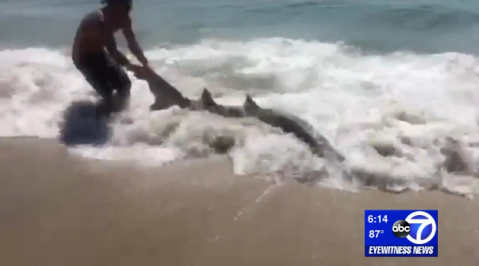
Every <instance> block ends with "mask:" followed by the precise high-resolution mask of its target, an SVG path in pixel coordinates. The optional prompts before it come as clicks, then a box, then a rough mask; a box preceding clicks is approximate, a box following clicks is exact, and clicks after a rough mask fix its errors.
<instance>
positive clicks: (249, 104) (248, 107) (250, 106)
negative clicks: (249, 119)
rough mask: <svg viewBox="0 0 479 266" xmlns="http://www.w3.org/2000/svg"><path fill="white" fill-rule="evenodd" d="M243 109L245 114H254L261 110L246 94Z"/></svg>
mask: <svg viewBox="0 0 479 266" xmlns="http://www.w3.org/2000/svg"><path fill="white" fill-rule="evenodd" d="M243 109H244V110H245V112H246V113H255V112H257V111H259V110H260V109H261V107H259V105H258V104H257V103H256V102H255V101H254V100H253V98H251V96H249V95H248V94H247V95H246V100H245V102H244V104H243Z"/></svg>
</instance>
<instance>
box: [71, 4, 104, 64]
mask: <svg viewBox="0 0 479 266" xmlns="http://www.w3.org/2000/svg"><path fill="white" fill-rule="evenodd" d="M111 36H113V32H108V31H107V26H106V24H105V21H104V17H103V13H102V12H101V10H95V11H93V12H91V13H88V14H87V15H85V16H84V17H83V19H82V20H81V22H80V25H79V26H78V29H77V32H76V35H75V40H74V42H73V49H72V56H73V58H72V59H73V60H74V61H76V60H77V59H78V58H79V57H80V56H81V55H82V54H90V53H100V52H101V51H103V50H104V49H105V47H106V41H107V39H108V38H111Z"/></svg>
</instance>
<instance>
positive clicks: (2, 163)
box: [0, 138, 479, 266]
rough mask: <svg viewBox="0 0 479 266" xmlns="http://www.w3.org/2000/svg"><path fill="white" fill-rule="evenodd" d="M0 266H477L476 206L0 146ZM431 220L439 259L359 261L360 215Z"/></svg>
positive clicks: (221, 170)
mask: <svg viewBox="0 0 479 266" xmlns="http://www.w3.org/2000/svg"><path fill="white" fill-rule="evenodd" d="M0 167H1V169H2V170H1V175H0V182H1V185H0V265H9V266H23V265H25V266H26V265H28V266H31V265H38V266H42V265H48V266H56V265H62V266H63V265H69V266H75V265H82V266H85V265H115V266H120V265H210V266H211V265H435V266H439V265H448V266H449V265H461V266H463V265H478V263H479V255H478V253H479V249H478V247H479V241H478V240H479V232H478V227H479V204H478V202H477V201H472V200H468V199H465V198H462V197H458V196H452V195H446V194H444V193H441V192H420V193H413V192H410V193H404V194H399V195H394V194H386V193H382V192H375V191H364V192H360V193H350V192H342V191H336V190H328V189H321V188H315V187H307V186H304V185H299V184H290V185H284V186H274V187H273V186H271V184H269V183H267V182H266V181H264V180H261V179H258V178H254V177H246V176H234V175H233V174H232V170H231V165H230V163H229V162H228V161H227V160H226V159H215V160H203V161H194V162H189V163H178V164H172V165H169V166H166V167H163V168H151V167H150V168H142V167H135V166H134V165H125V164H119V163H105V162H99V161H91V160H90V161H89V160H86V159H81V158H77V157H75V156H74V155H70V154H69V153H68V152H67V151H66V150H65V148H63V147H62V146H60V145H57V144H56V143H55V141H53V140H39V139H35V138H32V139H25V138H4V139H1V140H0ZM376 208H384V209H393V208H405V209H407V208H431V209H438V210H439V216H440V221H439V241H440V243H439V257H438V258H365V257H364V246H363V244H364V236H363V227H364V222H363V219H364V218H363V214H364V209H376Z"/></svg>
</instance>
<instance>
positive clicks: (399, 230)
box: [392, 211, 437, 245]
mask: <svg viewBox="0 0 479 266" xmlns="http://www.w3.org/2000/svg"><path fill="white" fill-rule="evenodd" d="M416 216H423V217H426V219H413V218H414V217H416ZM410 224H421V226H419V228H418V229H417V232H416V238H413V237H412V236H411V235H410V232H411V225H410ZM428 225H431V231H430V232H429V235H428V236H427V237H426V238H424V239H422V238H421V237H422V232H423V231H424V228H426V226H428ZM392 231H393V234H394V235H395V236H396V237H398V238H405V237H407V239H408V240H409V241H410V242H412V243H414V244H417V245H422V244H426V243H427V242H429V241H431V239H433V238H434V236H435V235H436V231H437V225H436V221H435V220H434V218H433V217H432V216H431V215H429V213H426V212H422V211H417V212H413V213H411V214H409V215H408V217H406V220H397V221H396V222H395V223H394V224H393V228H392Z"/></svg>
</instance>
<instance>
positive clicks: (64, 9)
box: [0, 0, 479, 54]
mask: <svg viewBox="0 0 479 266" xmlns="http://www.w3.org/2000/svg"><path fill="white" fill-rule="evenodd" d="M98 5H99V3H98V1H97V0H86V1H78V0H27V1H25V0H23V1H18V0H1V1H0V36H2V37H1V40H0V43H1V44H2V45H4V46H5V45H8V46H10V47H17V46H22V47H29V46H45V45H48V46H50V47H58V46H68V45H70V43H71V40H72V37H73V34H74V32H75V29H76V26H77V24H78V22H79V20H80V19H81V17H82V16H83V15H84V14H85V13H86V12H88V11H90V10H93V9H94V8H96V7H98ZM134 17H135V27H136V30H137V32H138V35H139V38H140V40H141V42H142V43H143V44H144V45H145V46H147V47H148V46H154V45H157V44H165V43H169V44H178V43H195V42H198V41H199V40H201V39H205V38H221V39H228V40H251V39H253V38H257V37H284V38H291V39H304V40H317V41H321V42H333V43H336V42H344V43H346V44H349V45H353V46H355V47H358V48H361V49H363V50H365V51H373V52H391V51H398V50H408V51H416V52H424V53H439V52H448V51H456V52H464V53H473V54H476V53H477V52H478V51H479V48H478V47H479V45H478V41H479V32H478V29H479V2H478V1H472V0H469V1H467V0H452V1H444V0H415V1H413V0H403V1H385V0H383V1H380V0H357V1H352V0H327V1H324V0H318V1H302V0H275V1H269V0H255V1H251V0H246V1H231V0H206V1H192V0H175V1H172V0H168V1H166V0H158V1H157V0H135V1H134Z"/></svg>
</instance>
